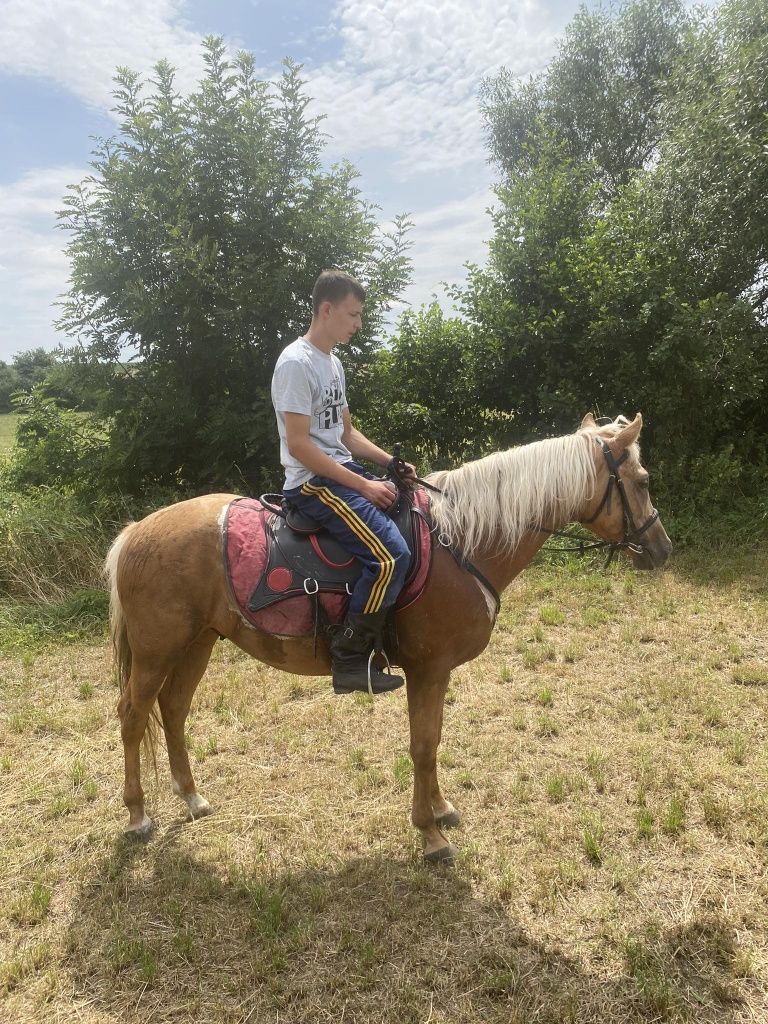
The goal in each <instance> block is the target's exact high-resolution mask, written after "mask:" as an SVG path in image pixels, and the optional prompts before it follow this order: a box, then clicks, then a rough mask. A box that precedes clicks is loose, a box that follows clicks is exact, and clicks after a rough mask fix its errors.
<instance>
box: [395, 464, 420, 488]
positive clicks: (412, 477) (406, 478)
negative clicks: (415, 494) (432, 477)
mask: <svg viewBox="0 0 768 1024" xmlns="http://www.w3.org/2000/svg"><path fill="white" fill-rule="evenodd" d="M397 475H398V476H399V477H400V479H401V480H402V481H403V483H404V484H405V486H406V487H410V488H411V489H413V488H414V487H415V486H416V467H415V466H412V465H411V463H410V462H405V463H403V467H401V469H400V472H399V473H398V474H397Z"/></svg>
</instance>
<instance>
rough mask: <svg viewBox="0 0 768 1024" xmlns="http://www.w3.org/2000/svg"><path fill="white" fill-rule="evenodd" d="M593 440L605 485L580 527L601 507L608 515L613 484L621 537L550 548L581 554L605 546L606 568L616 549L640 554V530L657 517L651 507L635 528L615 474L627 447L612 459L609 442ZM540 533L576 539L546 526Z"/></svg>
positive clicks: (648, 528)
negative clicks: (605, 468) (603, 468)
mask: <svg viewBox="0 0 768 1024" xmlns="http://www.w3.org/2000/svg"><path fill="white" fill-rule="evenodd" d="M594 440H595V442H596V444H599V445H600V448H601V450H602V453H603V458H604V459H605V461H606V464H607V466H608V485H607V487H606V489H605V494H604V495H603V498H602V501H601V502H600V504H599V505H598V506H597V509H596V510H595V512H594V514H593V515H591V516H590V517H589V519H583V520H582V524H583V525H584V526H589V524H590V523H594V521H595V520H596V519H597V517H598V516H599V515H600V513H601V512H602V511H603V509H605V511H606V512H607V513H608V515H610V514H611V501H612V499H613V489H614V487H615V488H616V490H617V491H618V492H619V498H620V500H621V510H622V513H623V516H624V536H623V537H622V539H621V540H598V541H592V542H590V543H584V542H583V541H580V542H579V543H578V544H577V545H576V546H575V547H572V548H554V549H553V550H555V551H578V552H580V553H581V552H583V551H586V550H588V549H590V548H608V558H607V560H606V563H605V567H606V568H607V567H608V566H609V565H610V564H611V562H612V561H613V559H614V558H615V557H616V552H617V551H622V550H625V549H626V550H629V551H632V552H633V553H634V554H636V555H641V554H642V553H643V551H644V550H645V548H644V547H643V545H642V544H641V543H639V541H640V538H641V537H642V536H643V534H644V533H646V531H647V530H650V528H651V527H652V526H653V524H654V523H655V522H656V520H657V519H658V518H659V513H658V510H657V509H655V508H653V506H651V514H650V515H649V516H648V518H647V519H646V520H645V522H644V523H643V524H642V526H639V527H638V526H637V525H636V524H635V517H634V516H633V515H632V507H631V505H630V504H629V498H628V497H627V492H626V489H625V487H624V481H623V480H622V479H621V474H620V473H619V466H621V465H622V464H623V463H624V462H626V461H627V459H628V458H629V450H628V449H627V450H626V451H625V452H624V453H623V454H622V456H621V457H620V458H618V459H616V458H614V455H613V452H612V451H611V448H610V445H609V444H608V443H607V442H606V441H605V440H604V439H603V438H602V437H596V438H595V439H594ZM542 533H549V534H551V536H553V537H568V538H570V539H571V540H573V539H576V538H575V535H574V534H572V533H569V532H568V531H566V530H547V529H546V528H542Z"/></svg>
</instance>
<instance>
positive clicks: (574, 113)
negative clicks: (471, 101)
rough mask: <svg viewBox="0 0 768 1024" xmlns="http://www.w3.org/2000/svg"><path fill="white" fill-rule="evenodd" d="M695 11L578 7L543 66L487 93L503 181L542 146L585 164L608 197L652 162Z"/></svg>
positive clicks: (659, 6)
mask: <svg viewBox="0 0 768 1024" xmlns="http://www.w3.org/2000/svg"><path fill="white" fill-rule="evenodd" d="M692 18H693V16H692V15H691V13H690V12H689V11H688V9H687V8H686V5H685V4H684V3H683V2H682V0H633V2H631V3H626V4H623V5H621V6H619V7H618V9H615V8H613V7H611V8H606V7H600V6H599V7H596V8H592V9H589V8H587V7H585V6H583V7H581V8H580V9H579V11H578V13H577V14H576V16H575V17H574V18H573V20H572V21H571V22H570V24H569V25H568V27H567V29H566V32H565V36H564V39H563V41H562V43H561V45H560V48H559V52H558V54H557V56H556V57H555V59H554V60H553V61H552V62H551V64H550V65H549V67H548V68H547V71H546V72H545V73H543V74H541V75H539V76H537V77H536V78H533V79H531V80H529V81H528V82H524V83H520V82H518V81H517V79H516V78H515V77H514V76H513V74H512V73H511V72H510V71H509V70H508V69H506V68H503V69H502V70H501V71H500V72H499V73H498V74H497V75H495V76H493V77H491V78H488V79H486V81H485V82H484V83H483V88H482V91H481V98H482V108H483V112H484V115H485V118H486V126H487V134H488V144H489V149H490V153H491V157H492V159H493V160H494V161H495V163H496V164H497V165H498V167H499V168H500V170H501V171H502V174H503V175H504V177H505V178H506V179H516V178H518V177H520V176H524V175H526V174H532V173H535V170H536V168H537V166H538V164H539V155H540V152H541V149H542V147H543V146H546V145H549V144H550V143H551V142H554V143H556V144H559V148H560V151H561V152H562V154H563V157H564V158H565V159H566V160H570V161H574V162H575V163H577V164H584V163H588V164H591V165H592V167H593V174H594V175H595V178H596V180H597V182H598V183H599V185H600V193H601V194H602V196H603V197H605V198H608V199H609V198H611V197H612V196H614V195H616V194H617V192H618V191H620V189H621V188H622V187H623V186H624V185H626V184H627V183H628V182H629V180H630V179H631V177H632V175H633V173H634V172H635V171H637V170H641V169H642V168H645V167H647V166H648V164H649V162H651V161H652V160H653V158H654V156H655V154H656V151H657V148H658V145H659V141H660V137H661V133H662V131H663V127H662V123H661V114H662V111H663V104H664V99H665V97H666V95H667V91H668V86H667V82H668V78H669V76H670V75H671V74H672V72H673V70H674V68H675V67H676V65H677V63H678V61H679V59H680V56H681V54H682V53H683V52H684V50H685V45H686V44H685V41H686V31H687V29H688V27H689V26H690V24H691V23H692Z"/></svg>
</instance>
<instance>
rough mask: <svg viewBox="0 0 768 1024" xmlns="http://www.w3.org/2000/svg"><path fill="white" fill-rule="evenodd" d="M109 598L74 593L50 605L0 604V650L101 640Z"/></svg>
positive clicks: (98, 593) (97, 592)
mask: <svg viewBox="0 0 768 1024" xmlns="http://www.w3.org/2000/svg"><path fill="white" fill-rule="evenodd" d="M108 618H109V595H108V594H107V593H106V592H105V591H102V590H78V591H76V592H75V593H74V594H72V596H71V597H68V598H67V599H66V600H64V601H59V602H52V603H50V604H39V603H38V604H4V605H0V651H1V650H5V651H7V652H15V651H20V652H26V653H27V655H29V653H30V652H31V651H34V650H38V649H45V648H49V647H52V646H59V645H61V644H73V643H82V642H84V641H88V640H97V639H102V638H105V636H106V630H107V622H108Z"/></svg>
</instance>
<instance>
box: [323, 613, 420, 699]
mask: <svg viewBox="0 0 768 1024" xmlns="http://www.w3.org/2000/svg"><path fill="white" fill-rule="evenodd" d="M386 614H387V612H386V609H384V610H383V611H380V612H376V613H374V614H373V615H353V614H350V615H347V618H346V620H345V622H344V625H343V626H342V627H341V629H339V631H338V632H337V633H336V634H335V635H334V637H333V639H332V640H331V667H332V669H333V690H334V693H352V691H353V690H362V692H363V693H389V691H390V690H397V689H398V688H399V687H401V686H402V685H403V682H404V680H403V679H402V678H401V677H400V676H394V675H391V674H390V673H388V672H382V670H381V669H380V668H377V666H376V665H375V664H374V660H375V655H374V657H371V652H373V651H375V652H377V653H378V652H379V651H380V650H381V649H382V642H381V634H382V630H383V628H384V619H385V618H386ZM369 673H370V687H369Z"/></svg>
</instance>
